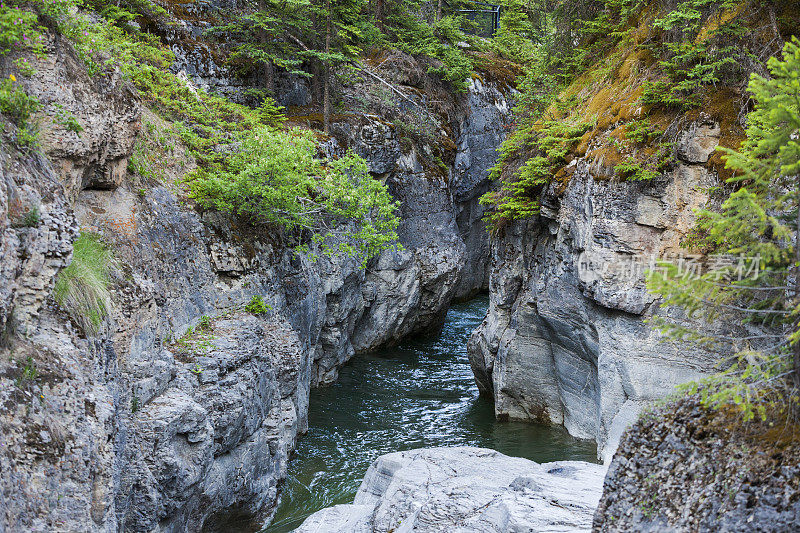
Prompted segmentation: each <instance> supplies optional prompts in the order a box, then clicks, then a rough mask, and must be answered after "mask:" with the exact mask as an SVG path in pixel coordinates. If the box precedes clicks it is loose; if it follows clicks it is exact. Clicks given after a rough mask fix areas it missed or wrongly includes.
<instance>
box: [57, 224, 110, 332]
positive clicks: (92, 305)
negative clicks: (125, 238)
mask: <svg viewBox="0 0 800 533" xmlns="http://www.w3.org/2000/svg"><path fill="white" fill-rule="evenodd" d="M118 269H119V266H118V264H117V261H116V260H115V259H114V256H113V254H112V253H111V251H110V250H109V249H108V248H107V247H106V245H105V244H103V243H102V242H101V241H100V237H99V236H98V235H96V234H92V233H81V235H80V237H78V239H77V240H76V241H75V243H74V244H73V252H72V262H71V263H70V264H69V266H67V267H66V268H64V269H63V270H62V271H61V272H59V274H58V276H57V277H56V284H55V290H54V293H53V294H54V296H55V299H56V302H58V304H59V305H60V306H61V307H63V308H64V309H65V310H66V311H67V312H68V313H69V315H70V316H71V317H72V318H73V319H74V320H75V321H76V322H77V323H78V324H79V325H80V326H81V328H83V331H84V332H85V333H86V334H87V335H92V334H95V333H97V331H98V329H99V328H100V324H101V323H102V322H103V319H104V318H105V317H106V316H107V315H108V313H109V310H110V309H111V294H110V292H109V286H110V284H111V279H112V276H113V275H114V274H115V273H116V272H117V271H118Z"/></svg>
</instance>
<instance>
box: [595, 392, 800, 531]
mask: <svg viewBox="0 0 800 533" xmlns="http://www.w3.org/2000/svg"><path fill="white" fill-rule="evenodd" d="M777 425H781V426H783V424H776V426H777ZM780 432H781V431H780V430H778V431H777V432H776V431H775V430H774V429H772V428H770V427H769V426H768V425H767V424H760V423H759V422H758V421H755V422H748V423H743V422H742V420H741V419H740V414H739V413H737V412H735V411H728V412H724V411H716V412H715V411H713V410H709V409H708V408H707V407H704V406H703V405H702V404H701V402H700V401H699V398H697V397H685V398H682V399H681V400H679V401H677V402H670V403H668V404H667V405H665V406H663V407H662V408H659V409H656V410H654V411H652V412H647V413H645V414H644V415H643V416H642V417H641V418H640V419H639V420H638V421H637V422H636V424H634V425H633V426H632V427H631V428H629V429H628V431H626V432H625V436H624V438H623V440H622V442H621V443H620V447H619V450H618V451H617V453H616V455H615V456H614V459H613V461H612V462H611V466H610V467H609V470H608V475H607V476H606V480H605V483H604V487H603V497H602V499H601V501H600V504H599V506H598V508H597V512H596V514H595V517H594V528H593V529H594V531H597V532H601V531H603V532H611V531H615V532H616V531H626V532H627V531H631V532H639V531H648V532H650V531H652V532H661V531H702V532H718V531H725V532H739V531H769V532H772V531H774V532H778V531H781V532H783V531H797V529H798V525H800V486H799V485H798V480H800V449H798V447H797V446H796V444H795V445H792V444H791V439H792V436H791V430H788V431H787V432H786V433H783V434H782V436H777V437H776V435H777V434H778V433H780Z"/></svg>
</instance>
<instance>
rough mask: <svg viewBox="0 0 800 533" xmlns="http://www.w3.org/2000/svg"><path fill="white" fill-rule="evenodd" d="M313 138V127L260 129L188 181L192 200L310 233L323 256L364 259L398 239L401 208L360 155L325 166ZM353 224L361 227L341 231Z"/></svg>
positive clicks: (350, 156) (292, 229)
mask: <svg viewBox="0 0 800 533" xmlns="http://www.w3.org/2000/svg"><path fill="white" fill-rule="evenodd" d="M316 143H317V140H316V137H315V135H314V134H313V133H312V132H310V131H288V132H282V131H273V130H270V129H269V128H266V127H264V128H261V129H257V130H255V131H254V132H253V133H252V135H248V136H247V137H246V138H245V139H244V140H243V142H242V144H241V146H240V147H239V149H238V150H237V151H236V152H235V153H233V154H231V155H230V156H229V158H228V159H227V164H226V166H225V169H224V170H222V171H220V172H217V173H213V174H200V175H198V176H197V177H195V178H194V179H193V180H192V181H190V182H189V187H190V190H191V192H192V197H194V198H195V199H196V200H197V201H198V202H199V203H200V204H201V205H203V206H206V207H212V208H214V209H217V210H220V211H227V212H231V213H235V214H237V215H240V216H243V217H246V218H247V219H250V220H254V221H258V222H268V223H271V224H273V225H277V226H281V227H283V228H284V229H287V230H289V231H292V232H297V231H305V232H308V233H309V234H310V235H311V238H312V240H314V241H315V242H316V243H318V244H320V245H321V247H322V252H323V253H343V254H345V255H349V256H355V257H359V258H361V259H362V261H364V262H365V261H366V260H367V259H369V258H370V257H373V256H374V255H376V254H377V253H379V252H380V251H381V250H383V249H384V248H387V247H389V246H391V245H392V243H394V242H395V241H396V240H397V233H396V229H397V225H398V219H397V217H396V216H395V211H396V209H397V206H396V204H395V202H394V201H393V200H392V198H391V196H390V195H389V193H388V192H387V191H386V187H385V186H384V185H382V184H381V183H380V182H379V181H377V180H374V179H372V177H371V176H370V175H369V172H368V170H367V165H366V163H365V162H364V160H363V159H362V158H360V157H358V156H356V155H354V154H352V153H348V154H347V155H346V156H344V157H341V158H339V159H336V160H333V161H328V162H327V164H326V165H323V163H322V161H320V160H319V159H317V158H315V157H314V152H315V147H316ZM348 221H353V225H355V226H356V227H355V228H353V229H351V230H350V231H348V232H346V235H344V236H341V235H340V234H341V231H338V230H340V229H341V227H342V225H347V224H348ZM304 249H305V250H306V251H309V250H308V247H307V246H305V247H304Z"/></svg>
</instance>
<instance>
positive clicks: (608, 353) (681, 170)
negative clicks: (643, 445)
mask: <svg viewBox="0 0 800 533" xmlns="http://www.w3.org/2000/svg"><path fill="white" fill-rule="evenodd" d="M718 136H719V128H718V126H717V125H715V124H710V123H707V122H706V121H702V122H700V123H697V124H694V125H692V127H690V128H689V129H688V130H687V131H686V132H684V133H682V134H681V142H680V143H679V146H678V154H679V157H680V158H681V159H680V161H679V164H678V165H677V166H676V168H675V169H674V170H672V171H671V172H670V173H668V174H667V175H665V176H663V177H662V178H660V179H658V180H654V181H651V182H644V183H642V182H622V183H620V182H613V181H612V182H609V181H606V180H602V181H601V180H596V179H594V177H593V175H594V173H595V172H596V169H594V168H593V167H592V166H591V165H590V162H588V161H586V160H582V159H581V160H578V161H577V162H576V164H575V172H574V174H573V176H572V178H571V181H570V183H569V186H568V187H567V188H566V191H565V192H563V193H558V192H556V190H555V188H552V189H550V190H548V191H546V193H545V195H544V198H543V202H542V214H541V216H540V217H539V218H537V219H535V220H530V221H518V222H515V223H513V224H510V225H509V226H508V227H506V228H505V234H504V235H503V236H502V237H501V238H498V239H497V240H496V241H495V242H494V243H493V248H492V274H491V280H490V292H491V300H490V308H489V312H488V314H487V317H486V319H485V320H484V321H483V323H482V324H481V326H480V327H479V328H478V329H477V330H476V331H475V333H474V334H473V336H472V338H471V339H470V342H469V346H468V353H469V357H470V362H471V364H472V367H473V370H474V372H475V377H476V381H477V383H478V386H479V388H480V389H481V390H482V391H483V392H484V393H485V394H487V395H489V396H491V397H493V398H494V401H495V413H496V415H497V416H498V417H500V418H512V419H520V420H533V421H538V422H546V423H554V424H563V425H564V426H565V427H566V428H567V429H568V430H569V432H570V433H572V434H573V435H575V436H577V437H581V438H590V439H595V440H596V441H597V443H598V445H599V450H600V455H601V456H602V457H604V458H605V459H610V456H611V454H612V453H613V450H614V449H615V447H616V442H617V441H618V439H619V437H620V435H621V433H622V430H623V429H624V427H625V426H626V425H627V424H628V423H630V421H631V420H632V419H634V418H635V416H636V413H637V412H638V411H639V409H640V408H641V407H642V406H643V405H644V404H645V403H646V402H648V401H651V400H654V399H657V398H661V397H663V396H665V395H667V394H668V393H670V392H671V391H672V390H673V388H674V386H675V385H677V384H679V383H682V382H685V381H689V380H693V379H697V378H700V377H702V376H703V375H705V374H706V373H708V372H709V371H711V369H712V367H713V363H714V359H713V357H711V356H710V355H708V354H704V353H703V352H701V351H699V350H697V349H696V348H693V349H692V350H691V352H689V351H686V350H684V349H683V347H682V346H679V345H676V344H673V343H667V342H662V339H661V337H660V334H659V333H658V332H656V331H654V330H653V329H652V328H651V327H650V326H648V325H647V324H645V322H644V320H645V319H646V318H648V317H649V316H652V315H653V314H654V313H664V312H669V311H665V310H661V309H659V307H658V303H657V301H656V298H655V296H654V295H652V294H649V293H648V292H647V289H646V285H645V279H644V272H645V269H647V268H648V267H649V266H650V265H651V264H653V263H652V261H653V260H657V259H660V258H662V257H668V256H670V255H672V254H674V255H680V254H681V253H682V252H681V248H680V241H681V238H682V236H683V235H684V234H685V233H686V232H687V231H688V230H689V229H690V228H691V226H692V223H693V221H694V214H693V210H694V209H695V208H698V207H701V206H702V205H704V204H705V202H706V201H707V200H708V195H707V192H706V189H707V187H709V186H711V185H713V184H714V183H715V181H714V180H715V178H714V176H713V174H712V173H710V171H708V170H707V169H706V168H705V167H704V166H702V165H701V164H699V161H701V160H702V159H703V157H705V160H707V159H708V157H707V156H708V155H709V154H710V151H711V149H713V147H714V146H716V142H717V141H718ZM702 154H705V155H704V156H703V157H701V155H702Z"/></svg>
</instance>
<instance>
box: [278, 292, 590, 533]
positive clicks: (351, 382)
mask: <svg viewBox="0 0 800 533" xmlns="http://www.w3.org/2000/svg"><path fill="white" fill-rule="evenodd" d="M487 306H488V298H487V297H485V296H484V297H480V298H477V299H474V300H472V301H470V302H467V303H463V304H457V305H454V306H452V307H451V308H450V311H449V312H448V314H447V321H446V323H445V325H444V328H443V329H442V331H441V333H440V334H439V335H437V336H435V337H420V338H415V339H411V340H408V341H406V342H404V343H403V344H401V345H399V346H397V347H394V348H387V349H383V350H380V351H379V352H377V353H374V354H371V355H365V356H357V357H355V358H354V359H353V360H352V361H351V362H350V363H348V364H347V365H346V366H345V367H344V368H342V370H341V372H340V374H339V380H338V381H337V382H336V383H335V384H333V385H331V386H330V387H324V388H319V389H315V390H313V391H312V392H311V406H310V413H309V429H308V434H307V435H306V436H305V437H303V438H302V439H301V441H300V444H299V446H298V448H297V453H296V455H295V456H294V458H293V459H292V461H291V463H290V465H289V477H288V479H287V480H286V483H285V484H284V485H283V493H282V494H283V495H282V498H281V503H280V505H279V506H278V509H277V511H276V514H275V517H274V519H273V521H272V524H271V525H270V526H269V527H267V528H266V529H265V530H264V533H283V532H288V531H292V530H293V529H294V528H296V527H297V526H299V525H300V524H301V523H302V522H303V520H304V519H305V518H306V517H307V516H308V515H309V514H311V513H313V512H314V511H318V510H319V509H322V508H323V507H329V506H331V505H336V504H339V503H350V502H352V500H353V496H354V495H355V493H356V491H357V490H358V486H359V484H360V483H361V478H362V477H363V476H364V473H365V472H366V470H367V467H368V466H369V465H370V463H371V462H372V461H373V460H374V459H375V458H376V457H378V456H379V455H381V454H384V453H388V452H393V451H398V450H408V449H413V448H422V447H431V446H481V447H485V448H493V449H495V450H498V451H500V452H502V453H505V454H507V455H513V456H517V457H526V458H528V459H532V460H534V461H537V462H547V461H558V460H566V459H575V460H583V461H596V447H595V444H594V443H593V442H587V441H581V440H578V439H574V438H572V437H570V436H569V435H568V434H567V433H566V432H565V431H564V430H563V429H561V428H551V427H547V426H540V425H534V424H524V423H515V422H503V423H500V422H497V421H496V420H495V419H494V410H493V406H492V404H491V402H490V401H488V400H486V399H484V398H480V397H479V396H478V389H477V388H476V386H475V382H474V380H473V377H472V371H471V370H470V367H469V362H468V361H467V354H466V345H467V339H469V335H470V333H471V332H472V330H473V329H475V327H477V326H478V324H480V322H481V320H482V319H483V316H484V314H485V312H486V308H487Z"/></svg>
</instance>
